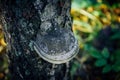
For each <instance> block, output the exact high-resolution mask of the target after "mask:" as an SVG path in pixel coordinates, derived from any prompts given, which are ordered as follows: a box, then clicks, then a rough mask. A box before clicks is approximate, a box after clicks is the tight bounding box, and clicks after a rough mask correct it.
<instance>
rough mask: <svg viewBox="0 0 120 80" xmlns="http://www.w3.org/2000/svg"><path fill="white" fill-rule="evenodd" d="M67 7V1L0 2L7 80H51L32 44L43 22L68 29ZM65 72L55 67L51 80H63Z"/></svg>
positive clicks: (63, 67)
mask: <svg viewBox="0 0 120 80" xmlns="http://www.w3.org/2000/svg"><path fill="white" fill-rule="evenodd" d="M70 6H71V1H70V0H0V7H1V12H2V17H1V22H2V24H3V26H4V31H5V38H6V42H7V43H8V56H9V58H10V71H11V74H12V79H11V80H50V79H52V78H51V75H50V72H51V68H52V64H51V63H48V62H46V61H44V60H42V59H41V58H40V57H39V56H38V54H37V53H36V52H35V50H34V49H33V47H32V44H33V41H34V40H35V38H36V34H37V33H38V31H39V32H43V31H45V29H46V28H47V27H44V26H46V23H47V22H49V23H51V25H52V26H55V25H58V26H60V27H66V28H70V29H71V24H72V21H71V17H70ZM65 70H66V65H65V64H60V65H57V66H56V67H55V75H54V78H53V79H56V80H63V79H64V76H65ZM68 79H69V78H68Z"/></svg>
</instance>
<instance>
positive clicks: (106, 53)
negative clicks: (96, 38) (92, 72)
mask: <svg viewBox="0 0 120 80" xmlns="http://www.w3.org/2000/svg"><path fill="white" fill-rule="evenodd" d="M102 56H103V57H104V58H109V56H110V53H109V51H108V49H107V48H104V49H103V50H102Z"/></svg>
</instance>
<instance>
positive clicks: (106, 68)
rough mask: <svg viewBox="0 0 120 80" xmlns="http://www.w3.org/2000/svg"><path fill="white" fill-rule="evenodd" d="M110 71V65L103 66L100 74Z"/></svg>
mask: <svg viewBox="0 0 120 80" xmlns="http://www.w3.org/2000/svg"><path fill="white" fill-rule="evenodd" d="M111 69H112V67H111V65H109V64H108V65H105V66H104V67H103V71H102V73H107V72H110V71H111Z"/></svg>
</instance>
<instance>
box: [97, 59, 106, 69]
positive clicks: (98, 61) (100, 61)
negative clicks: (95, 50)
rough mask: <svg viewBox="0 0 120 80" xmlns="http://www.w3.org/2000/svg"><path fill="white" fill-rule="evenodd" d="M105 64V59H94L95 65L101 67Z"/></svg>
mask: <svg viewBox="0 0 120 80" xmlns="http://www.w3.org/2000/svg"><path fill="white" fill-rule="evenodd" d="M106 64H107V61H106V59H102V58H101V59H97V60H96V61H95V66H96V67H102V66H104V65H106Z"/></svg>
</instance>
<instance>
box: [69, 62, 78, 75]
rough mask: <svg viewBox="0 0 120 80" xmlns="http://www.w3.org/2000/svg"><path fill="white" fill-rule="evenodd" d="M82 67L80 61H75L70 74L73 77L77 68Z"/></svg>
mask: <svg viewBox="0 0 120 80" xmlns="http://www.w3.org/2000/svg"><path fill="white" fill-rule="evenodd" d="M79 67H80V63H79V62H77V61H74V63H73V65H72V67H71V70H70V74H71V77H72V76H73V75H74V74H75V72H76V70H77V69H78V68H79Z"/></svg>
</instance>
